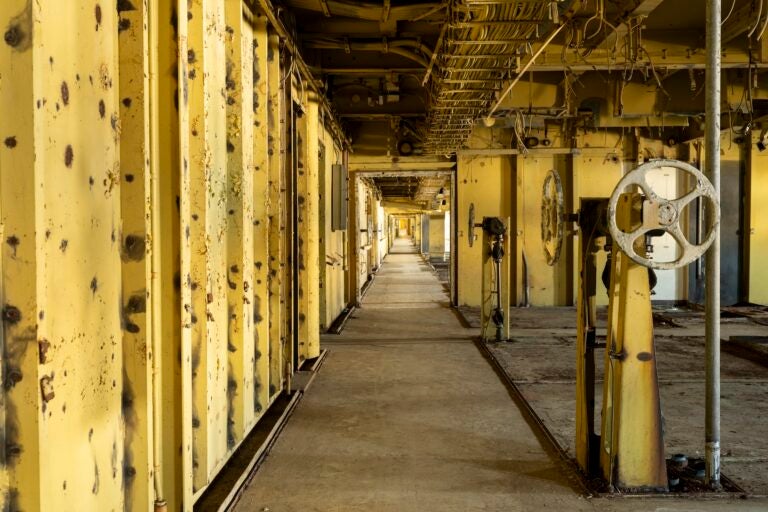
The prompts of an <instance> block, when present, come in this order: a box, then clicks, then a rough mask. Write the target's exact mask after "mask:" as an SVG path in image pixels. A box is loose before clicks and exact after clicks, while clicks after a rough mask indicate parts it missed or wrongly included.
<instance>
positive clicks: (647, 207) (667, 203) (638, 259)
mask: <svg viewBox="0 0 768 512" xmlns="http://www.w3.org/2000/svg"><path fill="white" fill-rule="evenodd" d="M662 167H671V168H674V169H676V170H678V171H682V172H684V173H686V174H688V175H689V176H691V177H693V181H694V187H693V190H691V191H689V192H687V193H686V194H685V195H683V196H682V197H679V198H677V199H666V198H663V197H661V196H659V195H658V194H657V193H656V192H655V191H654V190H653V188H652V187H651V186H650V184H649V183H648V180H647V179H646V176H647V175H648V173H649V172H650V171H653V170H655V169H661V168H662ZM632 185H634V186H637V187H639V188H640V191H641V192H642V193H643V195H644V197H643V201H642V222H641V224H640V226H638V227H634V229H632V231H629V232H627V231H624V230H622V229H620V228H619V227H618V225H617V223H616V211H617V208H618V204H619V201H620V200H628V199H629V197H628V196H627V195H625V194H624V191H625V189H626V188H627V187H629V186H632ZM698 198H705V199H707V200H708V201H709V202H710V206H711V207H712V209H713V210H712V211H711V212H710V214H709V215H708V221H707V225H706V226H705V229H704V233H705V235H704V237H703V241H702V242H701V243H700V244H692V243H691V242H690V241H688V238H687V237H686V236H685V233H684V232H683V228H682V226H681V225H680V222H681V218H682V215H681V214H682V212H683V210H684V208H685V207H686V206H687V205H688V204H689V203H691V202H692V201H694V200H696V199H698ZM719 224H720V202H719V200H718V198H717V193H716V192H715V188H714V187H713V186H712V183H711V182H710V181H709V180H708V179H707V177H706V176H704V174H703V173H702V172H701V171H700V170H698V169H696V168H695V167H693V166H692V165H690V164H688V163H686V162H681V161H679V160H666V159H664V160H653V161H651V162H647V163H645V164H643V165H641V166H640V167H638V168H637V169H635V170H633V171H632V172H630V173H628V174H626V175H625V176H624V177H623V178H622V179H621V181H619V183H618V185H616V188H615V189H614V190H613V194H611V198H610V200H609V202H608V230H609V231H610V233H611V237H612V238H613V240H614V241H615V242H616V243H617V244H618V245H619V247H620V248H621V250H622V251H624V253H625V254H626V255H627V256H629V257H630V259H631V260H632V261H634V262H635V263H637V264H639V265H642V266H644V267H649V268H654V269H657V270H669V269H673V268H680V267H684V266H686V265H688V264H689V263H691V262H693V261H695V260H696V259H698V258H700V257H701V256H702V255H703V254H704V253H705V252H706V251H707V249H709V247H710V246H711V245H712V242H714V241H715V236H716V235H717V227H718V225H719ZM653 231H656V232H658V231H663V232H665V233H669V234H670V235H672V238H674V240H675V241H676V242H677V244H678V245H679V246H680V249H681V254H680V255H679V256H678V257H677V259H676V260H675V261H668V262H667V261H654V260H651V259H649V258H646V257H645V256H641V255H639V254H638V253H637V251H635V247H634V246H635V242H636V241H637V239H638V238H640V237H641V236H643V235H646V234H650V233H651V232H653Z"/></svg>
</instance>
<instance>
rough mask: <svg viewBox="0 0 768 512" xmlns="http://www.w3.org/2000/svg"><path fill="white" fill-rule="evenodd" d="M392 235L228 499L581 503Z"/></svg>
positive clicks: (322, 505) (277, 504)
mask: <svg viewBox="0 0 768 512" xmlns="http://www.w3.org/2000/svg"><path fill="white" fill-rule="evenodd" d="M409 244H410V242H409V241H406V240H402V239H401V240H398V241H397V242H396V246H395V247H394V249H395V250H394V251H393V252H392V253H391V254H389V255H388V256H387V258H386V259H385V261H384V263H383V265H382V267H381V269H380V271H379V273H378V275H377V276H376V278H375V280H374V282H373V284H372V285H371V288H370V290H369V292H368V294H367V295H366V296H365V298H364V300H363V304H362V307H361V308H360V309H358V310H357V311H355V313H354V316H353V317H352V319H351V320H350V321H349V323H348V325H347V327H346V329H345V330H344V332H343V334H342V335H341V336H334V337H330V336H329V337H327V338H324V339H323V342H324V346H325V347H326V348H329V349H330V354H329V356H328V359H327V360H326V362H325V364H324V365H323V368H322V370H321V371H320V374H319V375H318V377H317V378H316V379H315V381H314V384H313V385H312V387H311V388H310V389H309V390H308V391H307V393H306V396H305V397H304V399H303V400H302V402H301V403H300V404H299V406H298V408H297V410H296V412H295V413H294V415H293V417H292V418H291V419H290V421H289V422H288V424H287V426H286V427H285V430H284V431H283V433H282V434H281V436H280V438H279V439H278V441H277V443H276V444H275V446H274V448H273V451H272V453H271V454H270V455H269V457H268V458H267V460H266V461H265V463H264V465H263V466H262V467H261V469H260V470H259V472H258V473H257V474H256V476H255V477H254V479H253V481H252V482H251V484H250V485H249V487H248V488H247V489H246V491H245V493H244V495H243V497H242V500H241V501H240V503H239V505H238V510H242V511H246V510H249V511H250V510H266V509H269V510H270V511H286V510H289V511H293V510H296V511H299V510H300V511H310V510H318V511H336V510H338V511H349V510H366V511H389V510H391V511H398V512H402V511H431V510H435V511H468V510H484V511H488V510H499V511H501V510H504V511H512V510H542V509H546V508H549V509H550V510H582V509H585V510H590V509H591V506H590V504H589V503H588V502H585V501H584V500H583V499H580V498H578V497H577V495H576V494H575V493H574V492H573V490H572V489H571V488H570V487H569V484H568V482H567V480H566V477H565V475H564V474H563V472H562V471H561V470H560V469H559V468H558V463H557V462H556V461H554V460H553V459H551V458H550V457H549V456H548V454H547V452H545V450H544V449H543V448H542V446H541V444H540V443H539V442H538V441H537V438H536V437H535V436H534V434H533V432H532V431H531V428H530V427H529V426H528V424H527V423H526V422H525V420H524V418H523V416H522V415H521V413H520V411H519V410H518V409H517V407H516V406H515V404H514V402H513V401H512V400H511V399H510V397H509V395H508V393H507V391H506V389H505V388H504V386H503V385H502V384H501V382H500V381H499V379H498V377H497V376H496V375H495V374H494V372H493V371H492V369H491V368H490V366H489V365H488V363H487V362H486V361H485V360H484V359H483V357H482V356H481V354H480V352H479V351H478V350H477V348H476V347H475V346H474V344H473V341H472V339H471V336H470V334H468V332H470V333H471V331H467V330H465V329H464V328H462V326H461V325H460V324H459V322H458V320H457V319H456V317H455V316H454V314H453V312H452V311H451V309H450V308H449V307H448V296H447V293H446V292H445V290H444V288H443V287H442V285H441V284H440V283H439V282H438V280H437V278H436V276H435V275H434V273H433V272H432V270H431V269H430V267H429V266H428V265H426V264H425V263H424V261H423V260H422V259H421V257H420V256H419V255H417V254H411V253H409Z"/></svg>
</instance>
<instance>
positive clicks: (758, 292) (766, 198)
mask: <svg viewBox="0 0 768 512" xmlns="http://www.w3.org/2000/svg"><path fill="white" fill-rule="evenodd" d="M750 157H751V161H750V165H749V167H748V168H747V172H748V173H749V176H748V182H749V187H748V193H749V198H748V201H749V205H750V210H749V254H748V259H749V269H748V271H749V301H750V302H754V303H755V304H764V305H765V304H768V268H766V266H765V264H764V261H765V257H766V255H768V155H767V154H766V153H765V152H764V151H758V150H757V147H756V145H752V153H751V155H750Z"/></svg>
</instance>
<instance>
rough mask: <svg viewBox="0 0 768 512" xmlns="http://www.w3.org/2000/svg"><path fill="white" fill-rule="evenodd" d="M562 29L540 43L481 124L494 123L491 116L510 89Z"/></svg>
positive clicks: (561, 26) (490, 124)
mask: <svg viewBox="0 0 768 512" xmlns="http://www.w3.org/2000/svg"><path fill="white" fill-rule="evenodd" d="M563 28H565V25H564V24H563V25H560V26H558V27H557V28H556V29H555V30H553V31H552V33H551V34H549V37H547V39H546V40H545V41H544V43H542V45H541V46H540V47H539V49H538V50H536V53H534V54H533V55H532V56H531V58H530V59H528V62H526V64H525V66H523V69H521V70H520V72H518V73H517V76H516V77H515V79H514V80H512V83H510V84H509V85H508V86H507V88H506V89H504V92H502V93H501V95H500V96H499V99H498V100H496V103H495V104H494V105H493V107H492V108H491V110H490V111H489V112H488V114H487V115H486V116H485V119H483V122H484V123H485V125H486V126H493V123H494V121H493V118H492V117H491V116H493V114H494V113H495V112H496V111H497V110H498V109H499V107H500V106H501V103H502V102H503V101H504V99H506V97H507V96H508V95H509V93H510V92H512V89H514V88H515V86H516V85H517V83H518V82H519V81H520V79H521V78H522V77H523V75H524V74H525V73H527V72H528V69H529V68H530V67H531V66H533V64H534V62H536V59H537V58H538V57H539V55H541V54H542V53H543V52H544V50H545V49H546V48H547V46H549V43H551V42H552V41H553V40H554V39H555V38H556V37H557V35H558V34H559V33H560V31H561V30H563Z"/></svg>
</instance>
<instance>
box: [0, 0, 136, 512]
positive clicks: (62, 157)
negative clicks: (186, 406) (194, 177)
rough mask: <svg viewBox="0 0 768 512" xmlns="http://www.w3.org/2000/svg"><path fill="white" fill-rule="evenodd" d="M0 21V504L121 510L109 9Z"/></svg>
mask: <svg viewBox="0 0 768 512" xmlns="http://www.w3.org/2000/svg"><path fill="white" fill-rule="evenodd" d="M0 22H1V24H2V27H3V30H4V38H3V42H1V43H0V46H2V50H1V51H2V54H0V73H2V76H3V77H4V78H3V80H2V84H0V98H2V99H0V101H1V102H2V108H3V112H4V113H6V112H7V113H12V115H3V116H2V121H0V127H1V128H2V138H1V139H0V140H2V146H0V148H1V149H0V155H2V156H1V157H0V184H1V187H0V188H1V190H2V192H0V194H1V199H0V202H1V203H2V206H1V208H2V224H3V228H2V231H3V237H4V239H3V252H2V258H3V262H2V269H3V275H2V287H1V289H2V295H3V297H2V302H3V342H4V358H5V361H4V367H5V370H4V373H5V380H6V386H7V387H9V388H10V389H8V390H7V392H6V396H5V397H4V398H5V399H6V400H5V404H4V405H5V407H4V413H5V425H6V429H7V430H6V439H5V451H6V456H9V457H11V458H13V460H12V461H10V463H9V465H8V466H7V467H8V468H10V473H9V474H8V475H7V478H5V480H6V481H7V485H6V486H5V488H4V489H3V490H4V491H5V492H4V493H3V494H4V501H5V504H6V506H7V507H8V508H10V509H15V510H18V509H24V510H57V509H59V508H60V506H61V504H62V503H66V502H67V501H68V500H70V499H71V498H72V497H73V496H76V497H77V499H78V507H79V508H80V509H81V510H103V509H107V508H109V507H120V508H123V507H124V505H125V496H124V488H125V480H124V479H125V477H126V474H125V471H124V463H125V461H126V459H125V457H124V450H123V448H124V446H123V442H122V440H123V434H124V428H125V424H124V420H123V415H122V407H123V399H122V395H123V351H122V340H123V330H122V324H121V315H120V312H121V305H122V302H123V297H122V293H121V270H122V264H121V259H120V256H121V246H122V244H121V238H122V236H121V235H122V234H121V230H120V225H121V221H120V211H121V180H120V172H121V171H120V165H119V159H120V131H121V126H120V117H119V110H120V108H119V97H118V53H117V52H118V46H117V44H118V38H117V37H116V36H115V34H117V30H118V18H117V12H116V10H115V9H114V8H111V9H110V8H108V7H107V6H102V5H100V4H99V3H96V4H95V5H94V4H89V5H87V6H85V5H78V4H72V3H49V2H46V3H37V2H22V1H15V0H13V1H8V2H3V5H2V7H0ZM70 33H75V34H78V37H77V38H73V37H66V35H68V34H70ZM83 47H88V48H89V51H88V52H82V48H83ZM11 76H12V77H13V79H9V78H8V77H11ZM142 204H143V203H142ZM139 207H140V208H141V206H139ZM9 448H10V449H9ZM72 461H78V471H72Z"/></svg>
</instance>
